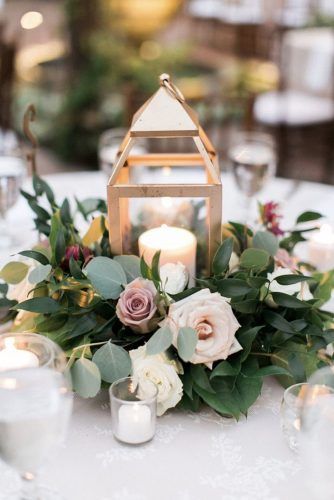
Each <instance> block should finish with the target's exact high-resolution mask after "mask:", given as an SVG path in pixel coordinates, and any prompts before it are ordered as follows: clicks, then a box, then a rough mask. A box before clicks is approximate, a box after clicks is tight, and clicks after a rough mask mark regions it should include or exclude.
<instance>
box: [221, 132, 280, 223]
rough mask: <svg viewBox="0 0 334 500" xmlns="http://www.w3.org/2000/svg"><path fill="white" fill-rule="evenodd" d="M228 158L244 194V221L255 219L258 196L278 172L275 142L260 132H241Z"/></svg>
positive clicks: (235, 139) (238, 185)
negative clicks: (255, 197) (255, 204)
mask: <svg viewBox="0 0 334 500" xmlns="http://www.w3.org/2000/svg"><path fill="white" fill-rule="evenodd" d="M228 157H229V160H230V162H231V165H232V171H233V175H234V179H235V182H236V185H237V187H238V189H239V190H240V191H241V193H242V195H243V210H244V213H243V216H242V219H243V221H242V222H251V217H252V212H253V210H252V209H253V206H252V205H253V203H252V202H253V199H254V195H256V194H257V193H259V192H260V191H261V190H262V189H263V187H264V186H265V185H266V184H267V182H268V181H269V179H270V178H271V177H273V176H274V175H275V172H276V153H275V147H274V141H273V140H272V138H271V137H270V136H269V135H267V134H263V133H260V132H239V133H237V134H236V135H235V137H234V140H233V141H232V144H231V146H230V148H229V150H228ZM252 222H253V221H252Z"/></svg>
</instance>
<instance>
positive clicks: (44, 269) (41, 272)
mask: <svg viewBox="0 0 334 500" xmlns="http://www.w3.org/2000/svg"><path fill="white" fill-rule="evenodd" d="M51 270H52V266H51V265H50V264H46V265H44V264H40V265H39V266H37V267H35V269H33V270H32V271H31V273H30V274H29V276H28V281H29V283H32V284H36V283H40V282H41V281H44V280H45V279H46V278H47V277H48V276H49V274H50V272H51Z"/></svg>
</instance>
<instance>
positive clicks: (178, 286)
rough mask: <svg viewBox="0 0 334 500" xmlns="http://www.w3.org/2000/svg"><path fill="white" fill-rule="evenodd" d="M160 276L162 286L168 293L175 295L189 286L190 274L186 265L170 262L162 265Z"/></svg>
mask: <svg viewBox="0 0 334 500" xmlns="http://www.w3.org/2000/svg"><path fill="white" fill-rule="evenodd" d="M160 278H161V283H162V287H163V289H164V290H165V292H166V293H170V294H171V295H175V294H177V293H180V292H183V290H184V289H185V287H186V286H187V283H188V279H189V274H188V271H187V268H186V266H185V265H183V264H182V263H181V262H178V263H177V264H173V263H171V262H170V263H168V264H164V265H163V266H161V267H160Z"/></svg>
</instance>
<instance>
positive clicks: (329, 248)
mask: <svg viewBox="0 0 334 500" xmlns="http://www.w3.org/2000/svg"><path fill="white" fill-rule="evenodd" d="M308 254H309V262H310V263H311V264H312V265H314V266H315V267H316V268H317V269H319V271H328V270H329V269H333V268H334V230H333V228H332V227H331V226H330V225H329V224H323V225H322V226H321V227H320V230H319V231H317V232H316V233H315V234H314V235H313V236H312V237H311V238H310V240H309V242H308Z"/></svg>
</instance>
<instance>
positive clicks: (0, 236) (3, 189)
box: [0, 155, 27, 249]
mask: <svg viewBox="0 0 334 500" xmlns="http://www.w3.org/2000/svg"><path fill="white" fill-rule="evenodd" d="M26 170H27V169H26V163H25V161H24V160H23V158H21V157H19V156H14V155H13V156H9V155H6V156H0V248H1V249H6V248H9V247H10V246H11V245H12V244H13V240H14V237H13V235H12V234H11V231H10V228H9V227H8V224H7V222H6V216H7V212H8V210H9V209H10V208H12V207H13V206H14V205H15V203H16V202H17V200H18V198H19V195H20V189H21V186H22V183H23V180H24V177H25V175H26Z"/></svg>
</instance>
